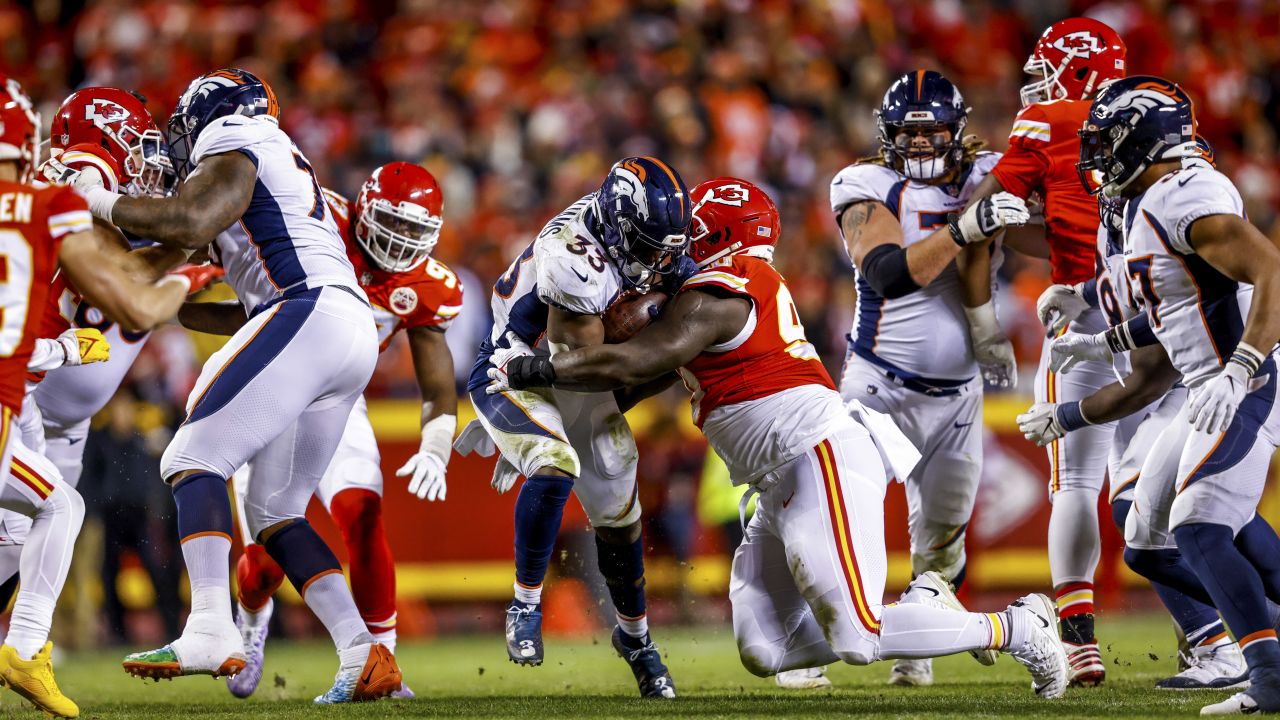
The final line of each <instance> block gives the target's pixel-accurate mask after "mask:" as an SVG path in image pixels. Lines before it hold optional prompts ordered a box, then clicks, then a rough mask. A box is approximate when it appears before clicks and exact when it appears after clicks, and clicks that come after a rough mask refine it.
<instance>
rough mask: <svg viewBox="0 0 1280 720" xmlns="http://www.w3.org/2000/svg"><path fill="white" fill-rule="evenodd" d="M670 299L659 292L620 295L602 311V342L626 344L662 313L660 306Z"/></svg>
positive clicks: (637, 291) (632, 290) (630, 291)
mask: <svg viewBox="0 0 1280 720" xmlns="http://www.w3.org/2000/svg"><path fill="white" fill-rule="evenodd" d="M670 298H671V296H670V295H668V294H666V293H664V292H662V291H661V290H650V291H649V292H646V293H642V292H640V291H639V290H636V289H634V288H633V289H631V290H627V291H626V292H624V293H622V294H621V295H619V296H618V298H617V299H616V300H614V301H613V303H612V304H611V305H609V307H608V309H606V310H605V311H604V316H603V317H602V318H601V320H602V321H603V322H604V341H605V342H606V343H620V342H626V341H627V340H630V339H631V338H632V337H634V336H635V334H636V333H638V332H640V331H641V330H643V329H644V328H645V326H647V325H648V324H649V323H651V322H653V319H654V318H656V317H658V314H659V313H661V312H662V306H663V305H665V304H666V303H667V300H669V299H670Z"/></svg>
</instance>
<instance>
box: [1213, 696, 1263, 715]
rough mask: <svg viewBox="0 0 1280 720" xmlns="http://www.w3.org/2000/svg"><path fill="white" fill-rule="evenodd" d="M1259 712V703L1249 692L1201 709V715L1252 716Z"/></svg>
mask: <svg viewBox="0 0 1280 720" xmlns="http://www.w3.org/2000/svg"><path fill="white" fill-rule="evenodd" d="M1259 711H1260V709H1259V708H1258V702H1257V701H1256V700H1254V699H1253V698H1251V697H1249V694H1248V693H1247V692H1238V693H1236V694H1235V695H1232V696H1231V697H1229V698H1227V699H1226V700H1223V701H1222V702H1218V703H1214V704H1212V705H1205V706H1204V707H1202V708H1200V714H1201V715H1252V714H1254V713H1256V712H1259Z"/></svg>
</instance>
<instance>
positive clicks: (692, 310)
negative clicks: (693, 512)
mask: <svg viewBox="0 0 1280 720" xmlns="http://www.w3.org/2000/svg"><path fill="white" fill-rule="evenodd" d="M692 199H693V201H694V202H695V203H696V204H695V206H694V220H693V228H692V235H693V240H692V242H691V245H690V249H689V254H690V256H692V257H693V259H694V260H695V261H697V263H698V265H699V269H700V271H699V272H698V274H696V275H694V276H693V277H692V278H691V279H689V280H688V281H687V282H685V284H684V285H683V286H682V288H681V290H680V292H679V293H678V294H677V295H676V296H675V297H674V298H672V300H671V301H670V302H669V303H668V306H667V307H666V308H665V309H664V311H663V312H662V314H661V315H660V316H659V317H658V319H657V320H656V321H654V322H653V324H651V325H649V326H648V327H646V328H644V329H643V330H641V331H640V332H639V333H637V334H636V335H635V337H633V338H632V339H630V340H628V341H627V342H624V343H621V344H617V345H598V346H593V347H587V348H581V349H578V350H573V351H566V352H561V353H557V354H556V355H555V356H554V358H547V357H536V356H532V355H528V354H521V353H519V352H518V351H513V350H504V351H499V354H500V355H501V357H499V356H497V355H495V358H494V359H495V363H494V364H495V366H496V367H495V368H494V369H491V370H490V371H489V376H490V378H491V379H492V383H491V384H490V385H489V387H488V388H487V392H490V393H499V392H505V391H508V390H518V389H524V388H532V387H548V386H554V387H559V388H564V389H569V390H578V391H602V390H608V389H610V388H618V387H625V386H636V385H640V384H642V383H649V382H650V381H652V380H655V379H657V378H660V377H662V376H664V375H669V374H672V373H675V372H678V373H679V376H680V377H681V379H683V380H684V382H685V385H686V386H687V387H689V388H690V389H691V391H692V392H693V413H694V422H695V423H696V424H697V425H698V426H699V427H701V428H702V430H703V432H704V433H705V434H706V436H707V440H708V441H709V442H710V443H711V446H712V448H714V449H715V451H716V453H717V454H719V455H720V457H722V458H724V460H725V463H726V464H727V465H728V466H729V472H730V475H731V477H732V478H733V481H734V482H735V483H736V484H747V485H750V486H751V487H752V488H753V489H754V490H756V491H758V492H759V493H760V499H759V506H758V510H757V512H756V514H755V516H754V517H753V518H752V519H751V523H750V524H749V526H748V527H747V533H746V539H745V540H744V542H743V544H742V545H741V546H739V548H738V550H737V552H736V554H735V556H734V560H733V574H732V578H731V581H730V591H729V592H730V600H731V602H732V605H733V625H734V634H735V636H736V637H737V641H738V649H739V652H740V654H741V657H742V662H743V665H744V666H746V668H747V669H748V670H749V671H751V672H752V673H753V674H755V675H759V676H762V677H767V676H770V675H775V674H777V673H779V672H782V671H786V670H791V669H795V668H808V667H814V666H818V665H822V664H825V663H829V662H834V661H836V660H844V661H845V662H848V663H851V664H855V665H865V664H867V663H870V662H873V661H876V660H881V659H885V658H923V657H936V656H941V655H951V654H954V653H959V652H965V651H968V652H971V653H974V654H975V656H981V657H982V659H984V660H986V661H987V662H990V661H991V660H992V659H993V658H992V657H991V656H990V655H989V653H988V651H990V650H1000V651H1003V652H1007V653H1009V654H1010V655H1012V656H1014V657H1015V658H1016V659H1017V660H1018V661H1019V662H1020V663H1022V664H1023V665H1025V666H1027V668H1028V669H1029V670H1030V671H1031V674H1032V678H1033V687H1034V689H1035V692H1036V694H1037V695H1040V696H1041V697H1047V698H1051V697H1058V696H1060V695H1062V693H1063V692H1064V691H1065V689H1066V683H1067V662H1066V655H1065V653H1064V652H1063V649H1062V645H1061V643H1060V642H1059V638H1058V633H1057V624H1056V623H1054V622H1053V618H1054V607H1053V603H1052V601H1050V600H1049V599H1048V598H1047V597H1045V596H1043V595H1027V596H1025V597H1023V598H1021V599H1019V600H1018V601H1017V602H1015V603H1014V604H1013V605H1010V606H1009V607H1008V608H1006V609H1005V610H1003V611H1001V612H996V613H970V612H966V611H965V610H964V608H963V607H962V606H961V605H960V603H959V601H957V600H956V598H955V595H954V593H953V592H952V589H951V586H950V584H949V583H948V582H947V581H946V580H945V579H943V578H942V577H941V576H939V575H938V574H936V573H932V572H929V573H923V574H921V575H920V576H919V577H917V578H916V579H915V580H914V581H913V582H912V583H911V585H910V586H909V587H908V589H907V591H906V593H904V594H903V596H902V601H901V602H899V603H896V604H893V605H888V606H882V605H881V604H880V602H879V601H880V598H881V597H882V594H883V591H884V583H885V571H886V561H885V549H884V532H883V523H884V518H883V512H884V511H883V508H884V492H885V488H886V485H887V483H888V480H889V479H890V478H891V477H893V476H897V477H905V476H906V475H907V474H908V473H909V472H910V470H911V467H912V466H913V465H914V464H915V462H916V461H917V460H918V459H919V454H918V453H917V452H916V451H915V449H914V448H913V447H912V446H911V445H910V443H909V442H908V441H907V440H906V438H905V437H904V436H903V435H902V433H901V432H900V431H899V430H898V429H897V427H896V426H895V425H893V423H892V422H891V421H890V420H889V419H888V418H887V417H885V416H883V415H881V414H879V413H875V412H872V411H869V410H867V409H865V408H863V407H862V406H861V405H860V404H858V403H857V402H851V403H850V404H849V406H848V408H846V406H845V405H844V404H843V403H842V402H841V399H840V395H839V394H838V393H837V392H836V390H835V387H834V385H833V383H832V381H831V378H830V376H828V375H827V372H826V370H825V369H823V367H822V364H821V363H820V362H819V360H818V356H817V353H816V352H815V350H814V348H813V346H812V345H811V344H810V343H809V342H808V340H806V339H805V334H804V327H803V326H802V325H801V324H800V321H799V316H798V314H797V312H796V308H795V305H794V303H793V302H792V300H791V293H790V291H789V290H788V289H787V285H786V282H785V281H784V280H783V278H782V276H781V275H779V274H778V272H777V270H775V269H774V268H773V266H772V265H771V260H772V257H773V250H774V245H775V243H776V242H777V240H778V234H779V222H778V214H777V209H776V208H775V207H774V204H773V202H772V201H771V200H770V199H769V198H768V196H767V195H765V194H764V192H763V191H761V190H760V189H759V188H757V187H755V186H753V185H751V184H750V183H747V182H745V181H742V180H737V179H733V178H718V179H716V180H711V181H708V182H705V183H703V184H701V185H699V186H698V187H697V188H695V189H694V191H693V194H692ZM672 378H673V379H674V375H673V376H672ZM850 413H853V416H851V414H850ZM854 416H856V417H857V419H855V417H854Z"/></svg>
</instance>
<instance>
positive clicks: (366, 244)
mask: <svg viewBox="0 0 1280 720" xmlns="http://www.w3.org/2000/svg"><path fill="white" fill-rule="evenodd" d="M443 212H444V198H443V196H442V195H441V193H440V186H439V185H438V184H437V183H436V179H435V177H434V176H433V175H432V174H431V173H429V172H427V170H426V168H423V167H422V166H421V165H414V164H413V163H407V162H391V163H387V164H386V165H383V166H382V167H380V168H378V169H377V170H374V171H373V174H372V175H370V176H369V179H368V180H366V181H365V183H364V186H363V187H361V188H360V194H359V195H358V196H357V197H356V203H355V208H354V215H355V221H356V225H355V235H356V241H357V242H359V243H360V247H361V248H363V249H364V251H365V253H366V254H368V256H369V258H370V259H372V260H373V262H374V263H375V264H377V265H378V267H380V268H382V269H383V270H386V271H387V272H404V271H406V270H412V269H414V268H415V267H417V266H419V265H421V264H422V263H423V262H424V261H425V260H426V259H427V256H429V255H430V254H431V251H432V250H433V249H434V248H435V246H436V242H437V241H438V240H439V239H440V226H441V225H442V224H443V223H444V218H443Z"/></svg>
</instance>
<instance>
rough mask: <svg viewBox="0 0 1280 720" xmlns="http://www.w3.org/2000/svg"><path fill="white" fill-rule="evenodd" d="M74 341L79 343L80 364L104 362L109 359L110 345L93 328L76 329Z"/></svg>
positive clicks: (100, 332)
mask: <svg viewBox="0 0 1280 720" xmlns="http://www.w3.org/2000/svg"><path fill="white" fill-rule="evenodd" d="M75 333H76V340H78V341H80V364H81V365H88V364H89V363H96V362H106V361H107V360H110V359H111V343H109V342H107V339H106V338H105V337H103V336H102V331H101V330H97V329H95V328H76V331H75Z"/></svg>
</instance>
